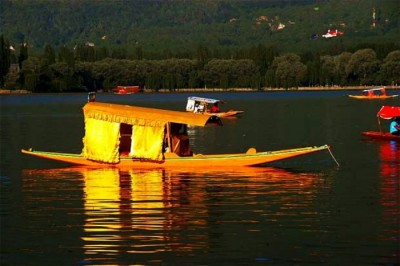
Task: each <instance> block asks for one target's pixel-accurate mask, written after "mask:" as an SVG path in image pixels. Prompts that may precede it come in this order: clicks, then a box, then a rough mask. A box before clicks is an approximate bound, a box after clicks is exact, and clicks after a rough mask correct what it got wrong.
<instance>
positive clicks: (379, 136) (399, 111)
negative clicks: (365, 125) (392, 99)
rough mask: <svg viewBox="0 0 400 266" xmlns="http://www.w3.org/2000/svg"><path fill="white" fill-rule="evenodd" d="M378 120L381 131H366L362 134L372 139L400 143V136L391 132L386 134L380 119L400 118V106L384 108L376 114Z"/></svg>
mask: <svg viewBox="0 0 400 266" xmlns="http://www.w3.org/2000/svg"><path fill="white" fill-rule="evenodd" d="M376 116H377V119H378V126H379V131H364V132H361V134H362V135H363V136H367V137H369V138H371V139H376V140H395V141H400V136H398V135H393V134H391V133H389V132H385V131H384V130H382V126H381V120H380V119H385V120H389V119H394V118H396V117H400V107H399V106H382V107H381V109H380V110H379V112H378V113H377V114H376Z"/></svg>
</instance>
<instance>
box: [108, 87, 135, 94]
mask: <svg viewBox="0 0 400 266" xmlns="http://www.w3.org/2000/svg"><path fill="white" fill-rule="evenodd" d="M140 90H141V89H140V86H117V87H116V88H114V89H113V91H114V93H115V94H133V93H137V92H140Z"/></svg>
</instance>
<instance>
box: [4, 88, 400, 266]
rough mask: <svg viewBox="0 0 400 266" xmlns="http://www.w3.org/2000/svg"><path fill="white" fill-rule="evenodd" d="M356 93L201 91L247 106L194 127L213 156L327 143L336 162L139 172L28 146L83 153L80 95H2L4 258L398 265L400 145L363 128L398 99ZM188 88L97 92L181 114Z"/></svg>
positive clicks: (197, 145) (197, 141) (199, 145)
mask: <svg viewBox="0 0 400 266" xmlns="http://www.w3.org/2000/svg"><path fill="white" fill-rule="evenodd" d="M349 93H350V92H346V91H339V92H271V93H204V94H196V95H198V96H203V97H213V98H222V99H224V100H225V101H226V104H225V105H222V108H224V109H230V108H232V109H238V110H244V111H245V113H244V115H243V116H241V117H239V118H237V119H229V120H224V125H223V126H222V127H205V128H190V131H189V134H190V142H191V144H192V149H193V150H194V151H195V152H197V153H204V154H205V153H223V152H243V151H246V150H247V149H248V148H249V147H256V148H257V150H260V151H261V150H275V149H285V148H293V147H302V146H310V145H322V144H329V145H331V150H332V153H333V154H334V156H335V157H336V159H337V160H338V162H339V163H340V166H339V167H338V166H337V165H336V163H335V162H334V161H333V159H332V157H331V156H330V154H329V152H328V151H323V152H319V153H315V154H311V155H309V156H304V157H299V158H294V159H291V160H287V161H282V162H276V163H274V164H269V165H267V166H265V167H257V168H240V169H179V170H162V169H153V170H137V169H132V170H130V171H120V170H117V169H112V168H105V169H85V168H77V167H70V166H68V165H65V164H62V163H58V162H49V161H46V160H41V159H38V158H33V157H28V156H24V155H22V154H21V153H20V149H21V148H29V147H33V148H35V149H38V150H47V151H61V152H80V151H81V149H82V137H83V134H84V128H83V127H84V124H83V114H82V106H83V105H84V104H85V101H86V95H85V94H63V95H59V94H58V95H51V94H46V95H20V96H15V95H12V96H0V103H1V107H0V108H1V109H0V111H1V112H0V119H1V120H0V122H1V124H0V148H1V154H0V155H1V162H0V166H1V168H0V169H1V176H0V188H1V195H0V200H1V201H0V211H1V213H0V214H1V221H0V225H1V231H0V241H1V243H0V244H1V246H0V252H1V258H0V264H1V265H160V264H162V265H322V264H323V265H399V264H400V258H399V254H400V251H399V250H400V239H399V235H400V218H399V217H400V216H399V215H400V196H399V195H400V191H399V187H400V185H399V183H400V182H399V176H400V143H396V142H390V141H367V140H365V139H363V138H362V137H361V136H360V132H361V131H368V130H377V129H378V126H377V119H376V113H377V111H378V110H379V109H380V107H381V106H382V105H383V104H386V105H397V106H398V105H400V102H399V99H391V100H385V101H361V100H354V99H350V98H348V97H346V95H347V94H349ZM390 93H396V94H399V93H400V92H399V91H390ZM190 95H192V94H183V93H179V94H178V93H177V94H175V93H171V94H137V95H129V96H120V95H111V94H99V95H97V100H98V101H105V102H114V103H124V104H133V105H139V106H148V107H156V108H168V109H173V110H183V109H184V107H185V105H186V98H187V97H188V96H190ZM383 126H384V127H387V128H388V124H387V122H386V121H383Z"/></svg>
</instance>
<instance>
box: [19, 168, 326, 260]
mask: <svg viewBox="0 0 400 266" xmlns="http://www.w3.org/2000/svg"><path fill="white" fill-rule="evenodd" d="M23 175H24V180H25V181H24V182H25V183H26V186H27V188H28V187H30V186H31V185H32V183H35V182H32V181H35V180H40V182H42V183H41V184H42V186H43V187H42V188H40V189H41V190H43V191H46V190H50V189H52V190H54V189H55V188H54V187H52V188H49V187H46V184H47V185H51V186H54V184H56V183H60V184H63V185H62V186H59V187H58V188H56V190H59V191H60V192H59V193H58V194H60V193H61V192H62V191H63V190H67V189H71V188H72V187H74V188H75V189H77V190H79V189H81V190H83V198H82V199H81V200H83V208H82V213H80V214H79V215H83V217H84V221H82V230H80V231H81V232H82V235H80V236H77V238H79V239H81V241H82V246H83V250H84V254H85V257H86V258H85V261H88V262H91V263H92V262H102V263H111V264H112V263H116V262H117V261H120V260H121V256H128V257H129V256H133V255H135V257H134V258H135V260H134V261H135V262H143V263H149V262H151V261H153V260H154V254H155V253H158V254H159V255H157V256H161V257H160V260H162V256H166V254H167V253H168V254H170V255H171V254H172V255H174V256H176V255H185V256H189V257H190V256H191V255H193V254H194V253H195V252H201V253H203V252H212V251H211V249H212V245H215V241H217V240H218V241H222V242H225V241H227V240H226V239H225V237H224V236H223V235H224V234H223V233H221V234H222V235H221V236H219V237H217V236H218V235H219V234H220V233H218V232H219V231H218V230H222V229H221V228H229V227H230V226H232V224H242V226H243V224H245V225H246V227H247V229H246V230H248V231H249V232H257V231H262V230H265V219H266V217H268V220H269V221H271V222H274V221H275V222H276V221H279V219H289V218H290V219H293V215H296V213H298V214H302V213H308V212H309V210H306V209H308V208H314V207H313V206H312V205H313V201H314V199H315V192H316V191H318V190H321V187H320V185H321V184H319V183H324V185H326V180H321V178H319V177H318V175H317V174H308V173H292V172H289V171H287V170H282V169H275V168H254V167H252V168H250V167H249V168H247V167H244V168H240V167H239V168H238V169H235V171H232V169H224V168H219V169H218V170H210V171H206V170H203V171H200V170H199V169H183V170H179V171H178V170H167V169H155V170H137V169H135V170H122V169H117V168H101V169H91V168H76V167H75V168H64V169H50V170H24V172H23ZM32 179H34V180H32ZM46 180H47V181H46ZM68 182H69V183H72V184H70V185H68V184H67V183H68ZM77 182H81V185H79V186H77ZM28 183H30V184H28ZM24 186H25V184H24ZM35 186H38V184H36V185H35ZM37 189H39V188H37ZM27 193H28V194H29V191H27ZM75 195H77V193H75ZM78 195H82V193H80V194H78ZM64 200H65V201H71V202H72V203H69V204H76V202H79V199H76V198H75V199H72V198H71V196H67V197H66V198H65V199H64ZM299 200H300V202H299ZM65 204H66V206H68V202H66V203H65ZM64 208H67V207H64ZM74 208H75V210H74V211H76V212H79V206H74ZM234 208H240V212H239V211H238V214H235V213H236V212H232V210H235V209H234ZM58 211H59V212H63V211H64V212H65V211H66V210H65V209H64V210H61V211H60V210H58ZM240 213H241V214H240ZM304 215H307V214H304ZM282 217H283V218H282ZM59 222H64V223H68V221H59ZM307 222H309V221H308V220H307ZM65 226H66V227H68V226H69V225H65ZM218 228H219V229H218ZM214 231H215V233H210V232H214ZM222 231H224V230H222ZM215 237H217V239H215ZM220 238H222V239H220ZM212 243H214V244H212ZM151 254H153V256H152V257H150V255H151ZM160 254H164V255H160ZM157 256H156V257H157ZM153 262H154V261H153Z"/></svg>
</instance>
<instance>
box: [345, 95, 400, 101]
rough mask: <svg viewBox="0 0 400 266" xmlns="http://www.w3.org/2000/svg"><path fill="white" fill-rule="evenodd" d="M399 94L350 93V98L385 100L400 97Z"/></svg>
mask: <svg viewBox="0 0 400 266" xmlns="http://www.w3.org/2000/svg"><path fill="white" fill-rule="evenodd" d="M398 96H399V95H383V96H362V95H349V97H350V98H353V99H359V100H385V99H390V98H394V97H398Z"/></svg>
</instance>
